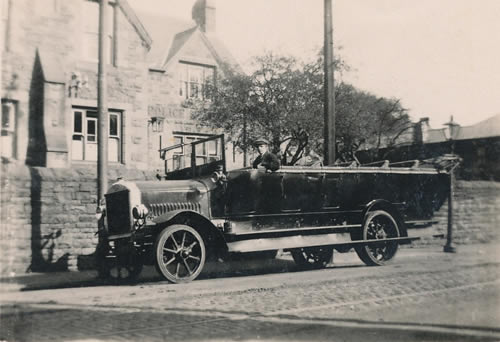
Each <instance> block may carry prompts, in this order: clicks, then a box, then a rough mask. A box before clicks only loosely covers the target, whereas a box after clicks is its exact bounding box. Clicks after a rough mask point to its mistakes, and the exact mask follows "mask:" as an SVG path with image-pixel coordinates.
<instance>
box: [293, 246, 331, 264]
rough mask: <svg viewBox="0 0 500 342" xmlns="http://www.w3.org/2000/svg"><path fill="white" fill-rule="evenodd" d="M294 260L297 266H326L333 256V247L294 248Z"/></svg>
mask: <svg viewBox="0 0 500 342" xmlns="http://www.w3.org/2000/svg"><path fill="white" fill-rule="evenodd" d="M291 253H292V257H293V261H295V263H296V264H297V266H299V267H302V268H308V269H315V268H322V267H325V266H326V265H327V264H328V263H329V262H330V260H332V256H333V248H332V247H304V248H301V249H299V250H292V251H291Z"/></svg>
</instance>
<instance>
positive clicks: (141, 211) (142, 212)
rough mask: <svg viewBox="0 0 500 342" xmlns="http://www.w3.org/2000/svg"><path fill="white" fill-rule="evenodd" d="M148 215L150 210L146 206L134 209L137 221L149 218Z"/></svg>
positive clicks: (137, 206) (133, 213)
mask: <svg viewBox="0 0 500 342" xmlns="http://www.w3.org/2000/svg"><path fill="white" fill-rule="evenodd" d="M148 214H149V210H148V208H146V206H145V205H144V204H139V205H136V206H135V207H134V208H133V209H132V215H133V216H134V218H135V219H137V220H139V219H144V218H146V216H148Z"/></svg>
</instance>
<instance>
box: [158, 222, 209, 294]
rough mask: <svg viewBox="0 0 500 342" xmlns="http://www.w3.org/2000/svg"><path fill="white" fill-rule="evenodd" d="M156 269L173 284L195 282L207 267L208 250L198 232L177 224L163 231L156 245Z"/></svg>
mask: <svg viewBox="0 0 500 342" xmlns="http://www.w3.org/2000/svg"><path fill="white" fill-rule="evenodd" d="M155 254H156V258H155V259H156V260H155V261H156V269H157V270H158V272H159V273H160V274H161V275H163V276H164V277H165V278H166V279H167V280H168V281H170V282H172V283H176V284H177V283H186V282H189V281H192V280H194V279H195V278H196V277H198V275H199V274H200V273H201V271H202V269H203V266H204V265H205V259H206V249H205V243H204V242H203V238H202V237H201V236H200V234H198V232H197V231H196V230H195V229H193V228H191V227H189V226H186V225H181V224H175V225H172V226H169V227H167V228H165V229H163V230H162V231H161V233H160V234H159V235H158V237H157V239H156V243H155Z"/></svg>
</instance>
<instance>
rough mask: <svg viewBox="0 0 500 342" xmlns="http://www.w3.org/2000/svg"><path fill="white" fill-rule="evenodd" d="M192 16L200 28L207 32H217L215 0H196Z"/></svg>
mask: <svg viewBox="0 0 500 342" xmlns="http://www.w3.org/2000/svg"><path fill="white" fill-rule="evenodd" d="M191 16H192V17H193V20H194V21H195V22H196V24H197V25H198V26H199V27H200V30H202V31H203V32H206V33H213V32H215V0H196V2H195V4H194V6H193V10H192V11H191Z"/></svg>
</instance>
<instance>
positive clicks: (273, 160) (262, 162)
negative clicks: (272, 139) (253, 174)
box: [253, 138, 280, 172]
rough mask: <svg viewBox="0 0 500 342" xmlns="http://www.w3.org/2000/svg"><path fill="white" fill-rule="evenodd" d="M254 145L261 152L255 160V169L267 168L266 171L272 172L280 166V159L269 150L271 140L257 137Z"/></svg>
mask: <svg viewBox="0 0 500 342" xmlns="http://www.w3.org/2000/svg"><path fill="white" fill-rule="evenodd" d="M254 146H255V148H256V149H257V151H258V152H259V155H258V156H257V158H255V160H254V161H253V168H254V169H265V170H266V172H272V171H276V170H278V169H279V168H280V161H279V159H278V157H277V156H276V155H275V154H273V153H271V152H269V142H268V141H267V140H266V139H261V138H259V139H257V140H256V141H255V143H254Z"/></svg>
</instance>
